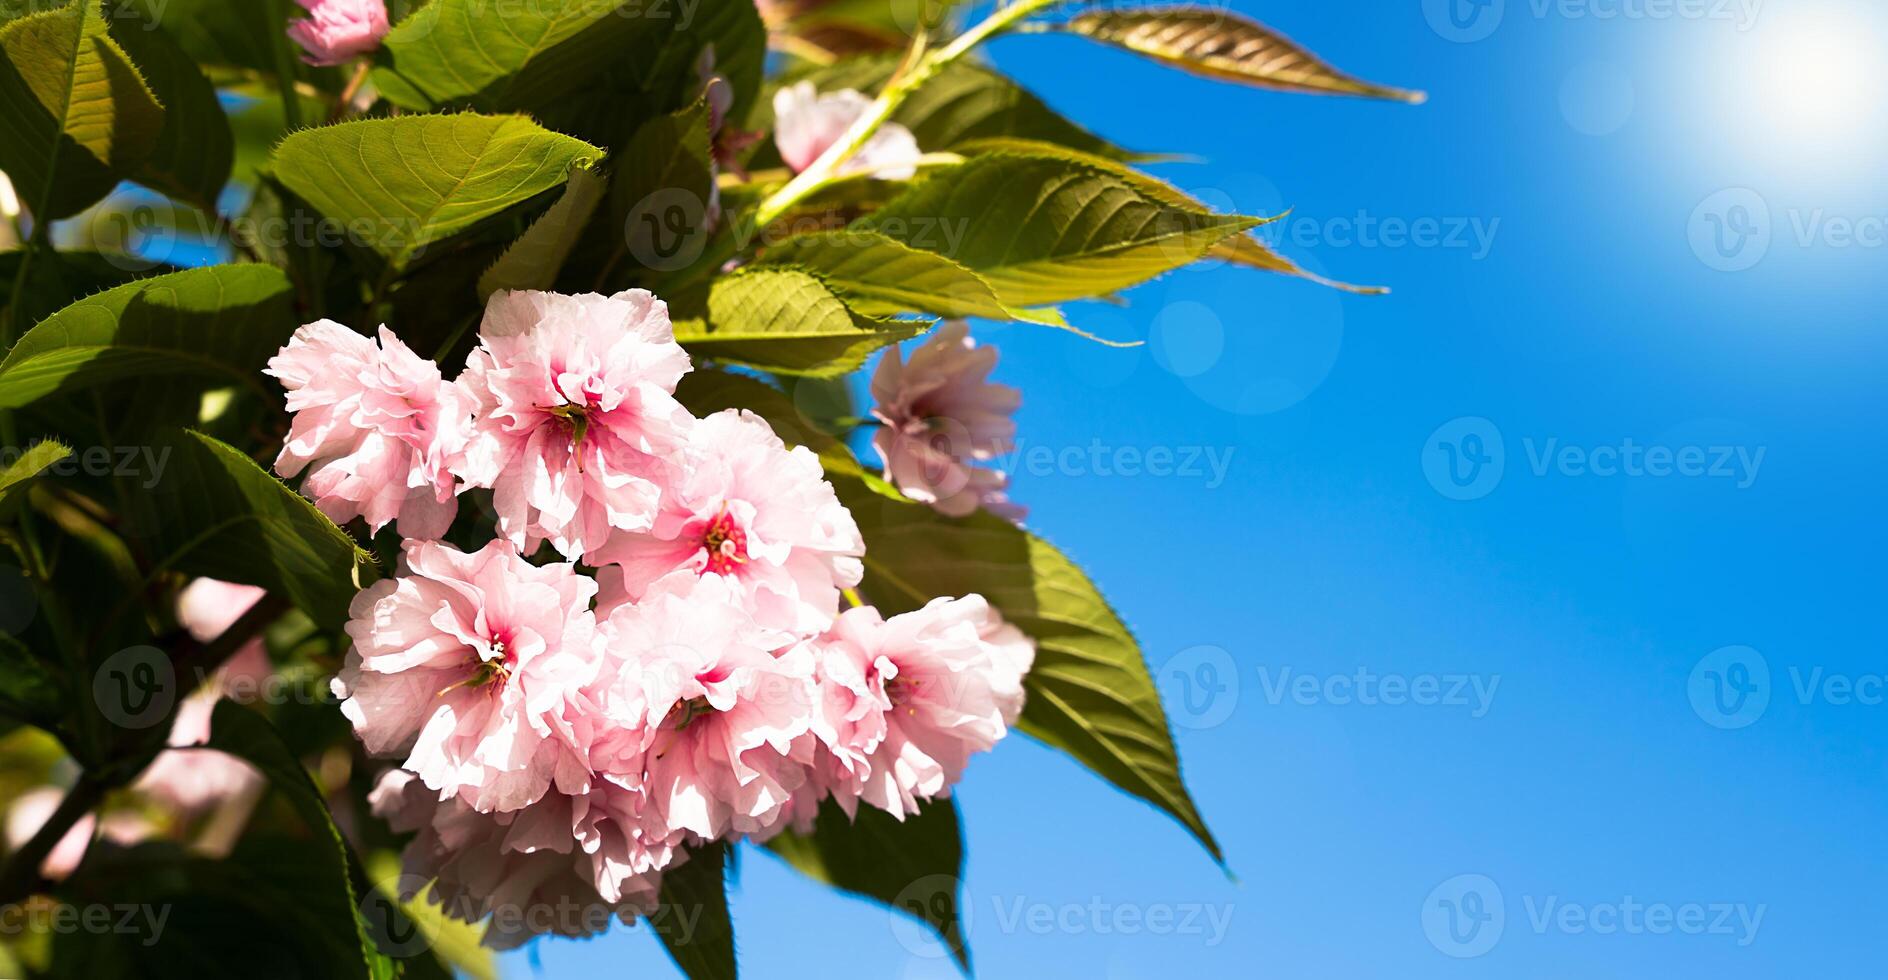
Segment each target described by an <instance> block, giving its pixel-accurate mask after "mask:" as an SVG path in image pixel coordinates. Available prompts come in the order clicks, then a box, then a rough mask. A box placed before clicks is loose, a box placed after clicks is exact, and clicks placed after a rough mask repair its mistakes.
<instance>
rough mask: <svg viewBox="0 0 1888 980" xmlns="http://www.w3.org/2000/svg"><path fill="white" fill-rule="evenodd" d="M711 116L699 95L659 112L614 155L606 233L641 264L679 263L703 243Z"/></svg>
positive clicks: (666, 267) (711, 177) (710, 194)
mask: <svg viewBox="0 0 1888 980" xmlns="http://www.w3.org/2000/svg"><path fill="white" fill-rule="evenodd" d="M708 115H709V112H708V103H707V102H706V101H705V100H702V99H697V100H695V101H694V102H693V103H692V104H690V105H689V106H687V107H686V108H683V109H679V110H677V111H675V112H671V113H666V114H663V115H660V116H656V117H655V118H653V119H650V120H649V121H647V122H645V123H643V124H642V125H641V126H639V127H637V129H636V133H635V135H634V136H631V137H630V140H629V143H628V144H627V145H626V146H625V147H624V148H623V151H622V152H621V153H619V154H617V156H616V185H615V188H614V189H613V191H612V194H611V198H610V214H611V216H612V218H613V220H612V222H611V228H610V231H611V233H612V234H611V238H612V240H613V241H616V242H618V243H619V244H618V247H619V248H624V247H626V248H627V249H628V252H629V254H630V255H631V256H632V257H633V258H634V259H635V260H636V262H637V263H638V264H640V265H641V266H642V267H643V268H646V269H655V270H658V271H667V272H673V271H675V270H677V269H681V268H684V267H686V266H687V265H689V264H690V263H691V262H693V261H694V260H695V259H696V258H697V257H699V256H700V255H701V251H702V248H703V246H704V245H705V244H706V243H707V240H708V218H709V214H708V207H709V203H710V202H711V201H712V200H713V198H714V190H715V163H714V155H713V151H712V148H711V147H710V144H709V139H710V135H711V134H710V133H709V132H708ZM618 234H620V235H621V236H622V237H621V238H618V237H617V235H618Z"/></svg>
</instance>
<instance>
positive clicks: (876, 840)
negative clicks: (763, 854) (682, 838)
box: [767, 797, 970, 972]
mask: <svg viewBox="0 0 1888 980" xmlns="http://www.w3.org/2000/svg"><path fill="white" fill-rule="evenodd" d="M767 848H768V849H769V850H771V851H773V852H774V853H775V854H778V855H780V857H781V858H783V859H784V860H785V861H786V862H787V863H788V864H791V865H793V866H794V867H795V868H797V869H799V870H800V872H801V873H802V874H805V875H806V876H807V877H809V878H812V879H814V880H816V881H823V882H826V883H827V884H829V885H832V886H833V887H835V888H838V889H840V890H842V891H847V892H851V893H852V894H854V895H860V896H863V897H865V898H869V899H872V900H874V901H877V902H880V903H882V904H885V905H888V906H891V907H892V908H895V909H898V910H899V911H901V912H904V913H906V914H908V915H910V916H911V917H913V918H915V919H917V920H918V921H920V922H923V923H924V924H925V925H927V926H930V927H931V929H932V931H934V932H936V933H937V935H938V938H940V939H942V940H943V941H944V944H945V945H946V946H947V947H948V948H949V949H950V951H951V955H952V956H953V957H955V958H956V960H957V965H958V966H961V967H963V968H964V970H965V971H966V972H968V971H969V969H970V948H969V946H967V945H966V944H965V941H964V934H963V924H962V922H961V920H960V919H959V918H958V891H959V890H960V888H961V887H962V879H963V874H964V839H963V831H962V830H960V829H959V828H958V825H957V807H956V806H955V805H953V804H952V803H951V801H950V798H949V797H944V798H941V799H936V800H932V801H931V802H929V803H926V804H924V807H923V809H921V810H919V811H918V814H917V815H916V816H912V817H906V818H905V819H904V820H902V821H901V820H899V819H898V818H896V817H894V816H892V815H891V814H889V813H886V812H885V811H884V810H880V809H878V808H877V807H871V806H860V807H859V812H858V815H857V816H856V817H854V818H848V817H847V816H846V813H845V811H844V810H841V809H840V808H839V806H838V804H836V803H834V802H832V801H831V800H827V801H826V802H825V803H822V804H821V805H820V809H819V817H818V818H817V819H816V820H815V821H814V822H813V832H812V833H811V834H808V835H802V834H797V833H794V832H793V831H786V832H783V833H781V834H780V835H779V836H777V837H775V838H774V839H773V840H771V841H768V842H767Z"/></svg>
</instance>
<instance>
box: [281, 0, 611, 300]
mask: <svg viewBox="0 0 1888 980" xmlns="http://www.w3.org/2000/svg"><path fill="white" fill-rule="evenodd" d="M426 9H431V8H430V7H429V8H426ZM602 157H603V151H602V150H600V149H598V148H596V147H594V146H591V145H590V144H588V143H585V142H583V141H582V140H578V139H572V138H571V137H568V136H563V135H560V134H558V133H553V132H551V131H550V130H547V129H545V128H544V127H542V126H539V125H538V124H537V123H534V122H532V121H531V120H530V119H527V118H525V117H523V116H475V115H469V114H468V115H448V116H397V117H394V118H391V119H367V120H362V121H360V122H349V123H342V124H340V125H338V126H324V127H322V128H320V129H305V130H302V131H301V132H298V133H293V134H291V135H290V136H289V137H288V138H287V139H285V140H283V141H282V145H281V146H278V147H277V148H276V151H275V172H276V177H277V178H278V179H279V180H280V181H281V182H282V184H283V186H285V187H287V188H288V189H289V190H291V191H293V192H294V193H295V195H296V196H298V197H300V198H301V199H302V200H304V201H307V202H308V203H309V204H310V205H313V206H314V208H315V209H316V210H318V211H320V212H321V213H322V214H324V215H326V216H327V217H328V218H330V219H332V220H334V221H336V222H339V223H340V224H342V225H343V226H345V227H347V228H348V229H349V230H350V233H351V234H354V235H355V237H356V239H357V240H362V239H364V240H365V241H366V242H367V243H369V244H370V245H371V247H372V248H373V249H374V250H375V251H376V252H379V253H380V254H381V255H383V256H385V257H386V258H387V259H388V261H390V262H391V263H392V264H393V265H394V266H395V267H396V268H398V267H400V266H403V265H404V264H405V263H406V261H407V260H409V259H411V258H412V257H413V256H414V255H415V254H416V253H417V252H418V251H419V250H420V249H422V248H424V247H426V246H427V245H429V244H431V243H433V242H437V241H440V240H441V239H444V238H448V237H450V236H452V235H454V234H457V233H458V232H462V231H465V230H466V229H468V228H471V227H472V226H474V225H476V224H478V223H480V222H482V221H485V220H487V219H489V218H493V217H496V216H497V215H499V214H501V213H503V212H504V211H505V210H507V209H509V208H511V207H513V206H515V205H519V204H522V203H524V202H526V201H529V200H531V199H532V198H534V197H536V196H537V195H539V194H542V193H544V192H545V191H548V190H552V189H554V188H556V187H559V186H561V185H563V184H564V183H565V182H566V181H567V180H569V179H570V174H571V171H572V170H573V169H575V168H577V167H589V166H592V165H594V164H596V163H597V162H598V161H599V160H601V159H602ZM356 229H359V231H356Z"/></svg>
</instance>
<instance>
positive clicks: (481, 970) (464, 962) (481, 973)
mask: <svg viewBox="0 0 1888 980" xmlns="http://www.w3.org/2000/svg"><path fill="white" fill-rule="evenodd" d="M367 863H368V865H369V867H370V868H371V871H372V874H371V875H370V877H372V878H373V880H374V881H375V882H376V883H377V885H376V887H377V888H378V889H379V891H380V895H379V899H378V901H379V902H383V903H392V904H397V905H398V906H399V908H400V909H401V910H402V911H404V912H405V913H406V915H407V919H408V921H410V922H411V923H412V924H413V925H414V926H417V927H418V928H419V929H420V931H421V932H422V933H423V934H424V935H425V937H426V939H425V946H426V948H427V949H429V950H431V951H432V954H433V955H434V957H436V958H437V959H438V960H439V962H440V964H441V965H442V966H445V967H448V968H450V970H451V971H452V972H453V974H454V975H457V976H461V977H464V978H466V980H498V964H497V963H496V962H495V961H494V958H493V954H492V950H491V949H490V948H488V947H486V946H484V945H481V944H480V942H479V935H480V926H479V924H478V923H473V922H465V921H463V920H461V919H456V918H454V917H452V916H450V915H447V914H446V910H445V908H444V907H442V906H441V905H440V904H439V903H438V902H435V901H433V900H432V899H431V898H430V897H429V893H430V891H431V889H422V890H421V891H420V893H419V894H417V895H415V896H413V899H412V900H411V901H401V900H400V895H399V885H400V877H401V875H402V874H403V871H402V865H401V863H400V856H399V855H398V854H395V853H393V852H392V851H376V852H374V854H373V855H371V856H370V857H369V858H368V859H367ZM370 931H371V930H370ZM402 935H405V933H402ZM409 962H410V961H409Z"/></svg>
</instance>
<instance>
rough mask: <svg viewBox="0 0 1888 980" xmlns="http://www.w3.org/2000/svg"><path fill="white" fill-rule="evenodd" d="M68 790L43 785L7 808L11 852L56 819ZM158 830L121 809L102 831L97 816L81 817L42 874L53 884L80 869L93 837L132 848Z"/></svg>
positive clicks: (109, 815) (110, 815)
mask: <svg viewBox="0 0 1888 980" xmlns="http://www.w3.org/2000/svg"><path fill="white" fill-rule="evenodd" d="M65 798H66V791H65V790H63V789H60V788H59V787H57V786H41V787H39V788H38V789H32V790H28V791H26V792H24V793H21V794H20V795H19V796H18V797H17V798H16V799H14V801H13V802H12V804H11V805H9V806H8V807H7V820H6V842H7V850H9V851H14V850H18V849H19V848H20V847H21V846H23V845H24V844H25V843H26V842H27V841H29V840H31V839H32V838H33V835H34V834H36V833H39V828H41V827H43V826H45V825H46V821H47V820H50V819H52V814H53V811H54V810H57V809H59V804H60V803H61V802H62V801H63V800H65ZM153 832H154V828H153V827H152V826H151V824H150V823H149V822H148V821H146V820H145V819H144V818H143V817H141V816H138V815H137V814H135V813H131V812H128V811H124V810H119V811H116V812H112V813H107V814H106V815H105V818H104V824H103V827H102V828H101V826H100V823H99V818H98V815H97V814H93V813H88V814H86V815H85V816H83V817H80V818H79V819H78V821H77V822H75V823H74V824H73V825H72V829H71V830H68V831H66V835H65V836H64V837H61V838H59V842H58V843H56V844H54V845H53V848H52V850H51V851H49V852H47V854H46V859H45V860H44V861H42V862H41V863H40V866H39V873H40V875H41V876H42V877H44V878H47V879H48V880H51V881H63V880H65V879H66V878H67V877H69V876H70V875H71V874H72V872H74V871H76V870H78V867H79V862H80V861H83V860H84V859H85V852H86V851H88V850H90V849H91V845H92V838H93V836H95V835H96V836H101V837H103V838H104V839H106V840H108V841H110V842H112V843H114V844H120V845H123V846H126V847H129V846H130V845H132V844H136V843H138V842H139V841H142V840H145V839H146V838H148V837H150V836H151V835H152V833H153Z"/></svg>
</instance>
